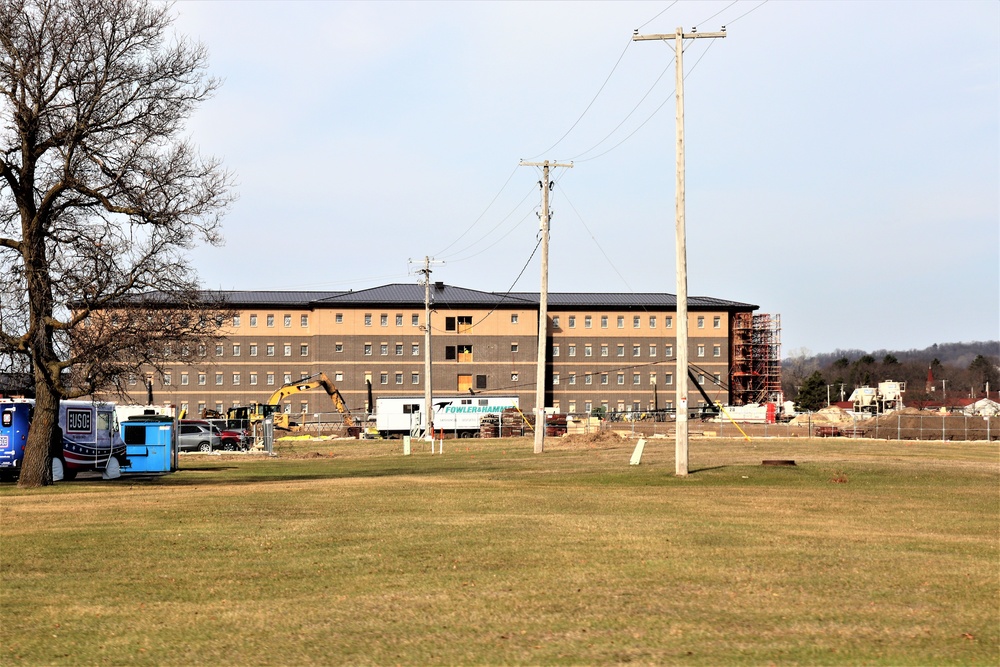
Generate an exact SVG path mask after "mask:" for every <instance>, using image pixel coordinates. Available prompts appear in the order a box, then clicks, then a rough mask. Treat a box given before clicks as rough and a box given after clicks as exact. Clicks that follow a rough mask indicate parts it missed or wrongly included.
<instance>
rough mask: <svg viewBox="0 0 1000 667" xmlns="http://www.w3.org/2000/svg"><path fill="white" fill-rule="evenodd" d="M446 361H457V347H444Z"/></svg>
mask: <svg viewBox="0 0 1000 667" xmlns="http://www.w3.org/2000/svg"><path fill="white" fill-rule="evenodd" d="M444 360H445V361H455V346H454V345H445V347H444Z"/></svg>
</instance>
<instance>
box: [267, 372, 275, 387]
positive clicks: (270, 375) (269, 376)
mask: <svg viewBox="0 0 1000 667" xmlns="http://www.w3.org/2000/svg"><path fill="white" fill-rule="evenodd" d="M267 384H268V386H272V385H273V384H274V373H268V374H267Z"/></svg>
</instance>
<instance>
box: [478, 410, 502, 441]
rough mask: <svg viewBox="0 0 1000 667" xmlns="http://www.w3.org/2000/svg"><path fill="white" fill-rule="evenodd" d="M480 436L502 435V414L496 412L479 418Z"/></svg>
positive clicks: (493, 436) (492, 436)
mask: <svg viewBox="0 0 1000 667" xmlns="http://www.w3.org/2000/svg"><path fill="white" fill-rule="evenodd" d="M479 437H480V438H499V437H500V416H499V415H494V414H488V415H483V416H482V417H480V418H479Z"/></svg>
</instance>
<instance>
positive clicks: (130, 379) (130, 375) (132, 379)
mask: <svg viewBox="0 0 1000 667" xmlns="http://www.w3.org/2000/svg"><path fill="white" fill-rule="evenodd" d="M136 382H137V380H136V379H135V375H133V374H132V373H129V375H128V383H129V384H130V385H135V383H136Z"/></svg>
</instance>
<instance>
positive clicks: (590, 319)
mask: <svg viewBox="0 0 1000 667" xmlns="http://www.w3.org/2000/svg"><path fill="white" fill-rule="evenodd" d="M593 324H594V318H593V317H591V316H590V315H585V316H584V317H583V327H584V328H585V329H589V328H590V327H591V326H593Z"/></svg>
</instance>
